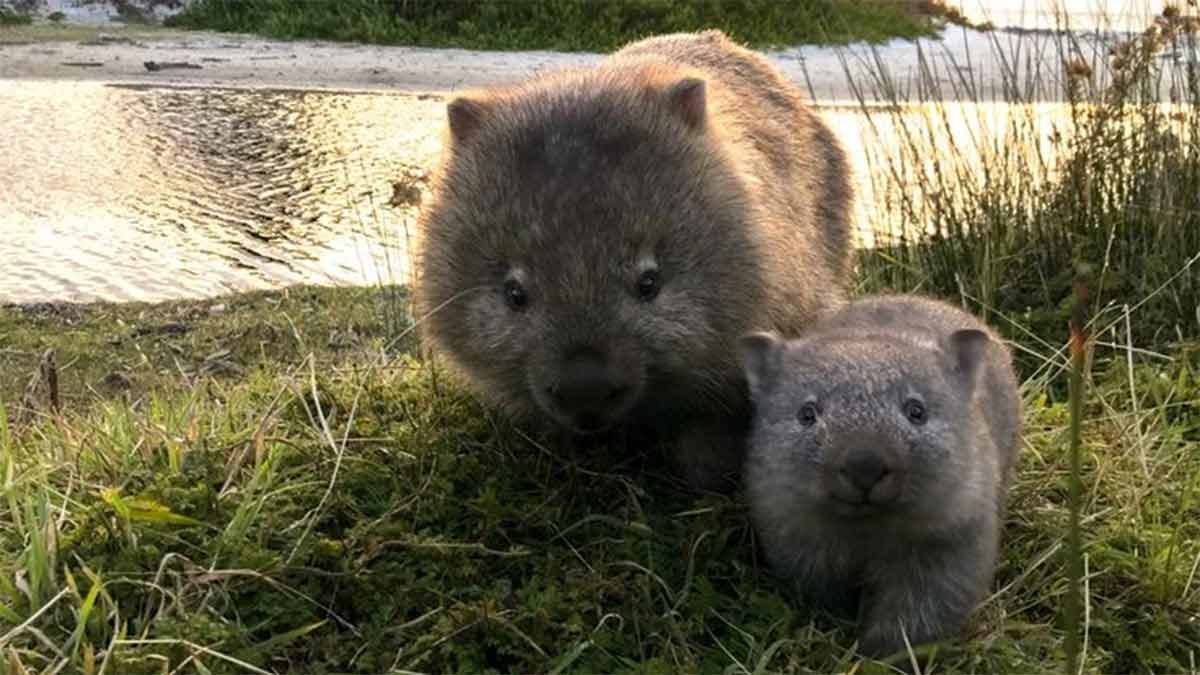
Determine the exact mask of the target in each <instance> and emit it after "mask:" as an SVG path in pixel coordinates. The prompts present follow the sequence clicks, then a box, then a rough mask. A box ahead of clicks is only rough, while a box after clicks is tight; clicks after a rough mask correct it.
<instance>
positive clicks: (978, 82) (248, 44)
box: [0, 26, 1125, 104]
mask: <svg viewBox="0 0 1200 675" xmlns="http://www.w3.org/2000/svg"><path fill="white" fill-rule="evenodd" d="M1122 35H1125V34H1120V33H1079V34H1076V36H1075V37H1076V38H1077V39H1078V40H1079V41H1080V42H1081V43H1083V44H1086V45H1090V46H1089V47H1085V52H1086V51H1088V50H1091V49H1104V48H1106V46H1107V45H1109V44H1110V43H1111V41H1113V40H1115V39H1118V38H1119V37H1120V36H1122ZM1058 39H1060V38H1059V37H1058V36H1057V35H1056V34H1055V33H1052V32H1042V31H1028V30H1026V31H1015V30H1007V29H1006V30H997V31H991V32H980V31H977V30H974V29H970V28H965V27H961V26H951V27H948V28H946V29H945V30H944V31H943V32H942V33H941V34H940V35H939V36H938V37H937V38H934V39H929V38H921V39H918V40H915V41H909V40H905V39H895V40H892V41H890V42H887V43H884V44H881V45H877V46H870V45H868V44H866V43H855V44H852V45H849V46H847V47H811V46H806V47H792V48H787V49H778V50H771V51H765V52H763V53H764V54H766V55H767V57H768V58H770V59H771V60H772V61H773V62H774V63H775V64H776V65H777V66H779V67H780V68H781V69H782V70H783V72H784V73H785V74H786V75H787V76H788V77H789V78H791V79H792V80H793V81H795V82H796V83H797V84H798V85H799V86H800V87H801V89H802V90H804V91H805V92H806V93H807V94H809V98H810V101H811V102H814V103H818V104H820V103H822V102H839V101H840V102H846V101H855V102H857V101H858V99H859V98H860V97H861V98H862V99H863V100H865V101H867V102H882V101H884V100H886V97H885V96H881V95H879V94H878V93H876V92H873V91H869V90H867V89H870V88H871V87H870V83H871V79H870V76H869V75H868V73H869V72H871V71H872V70H873V69H875V68H877V64H886V66H887V69H888V71H889V73H890V75H891V77H892V78H893V79H894V81H895V83H896V84H897V85H898V87H899V89H900V91H901V92H905V91H909V92H913V94H914V95H915V93H917V92H915V91H913V90H914V89H916V88H917V87H916V85H917V84H918V83H917V82H915V81H914V80H915V79H916V77H917V76H918V75H920V74H921V72H922V69H923V68H926V67H929V68H932V69H933V71H934V73H936V77H937V79H938V81H939V83H940V84H943V85H945V86H944V87H943V91H942V93H943V97H942V100H947V101H955V100H964V101H965V100H975V99H978V100H986V101H992V100H995V101H1000V100H1003V99H1004V93H1005V90H1006V87H1008V86H1010V85H1011V83H1010V81H1009V79H1010V78H1009V77H1008V76H1007V73H1006V70H1007V69H1008V66H1006V65H1005V62H1004V60H1003V59H1001V58H998V54H997V52H1001V53H1003V54H1012V53H1017V50H1021V52H1022V53H1052V52H1050V51H1049V48H1050V47H1051V46H1053V45H1054V43H1055V41H1056V40H1058ZM603 57H604V54H600V53H592V52H552V51H525V52H498V51H497V52H490V51H477V50H468V49H435V48H424V47H402V46H382V45H362V44H353V43H336V42H325V41H303V40H302V41H282V40H273V39H268V38H262V37H258V36H252V35H245V34H236V33H215V32H210V31H180V30H174V29H165V28H147V27H129V26H113V27H107V28H104V29H101V28H99V27H92V26H70V27H47V26H36V27H27V28H20V29H6V30H0V80H5V81H9V82H16V83H19V82H21V81H46V80H54V81H61V80H67V81H79V82H105V83H112V84H119V85H124V86H130V85H143V86H145V85H151V86H156V85H170V86H190V87H237V88H246V89H286V90H307V91H342V92H362V93H373V94H379V93H389V92H405V93H426V94H428V93H438V94H442V95H445V94H447V93H450V92H453V91H456V90H460V89H463V88H467V87H478V86H488V85H493V84H499V83H504V82H511V81H514V80H519V79H523V78H525V77H528V76H530V75H533V74H535V73H537V72H538V71H541V70H544V69H547V68H560V67H579V66H589V65H593V64H595V63H597V62H598V61H599V60H601V59H602V58H603ZM1044 60H1046V61H1047V63H1046V64H1045V67H1044V68H1043V69H1042V70H1041V71H1040V73H1039V75H1038V81H1037V82H1029V83H1027V86H1029V87H1032V90H1031V91H1030V93H1031V94H1032V97H1031V100H1034V101H1044V102H1053V101H1056V100H1061V97H1060V96H1058V95H1056V93H1055V92H1058V91H1059V90H1061V87H1060V86H1059V83H1060V82H1061V79H1062V67H1061V65H1055V63H1054V62H1053V60H1052V59H1050V58H1049V57H1046V58H1045V59H1044ZM876 62H877V64H876ZM147 63H152V64H154V65H152V66H151V68H155V70H151V69H148V67H147V65H146V64H147ZM847 72H849V73H850V75H851V77H849V78H848V77H847ZM966 81H969V82H971V83H972V84H971V86H970V87H964V86H963V83H964V82H966ZM854 82H858V83H862V84H863V85H864V86H863V89H862V90H857V89H856V88H855V86H854V84H853V83H854ZM946 94H948V95H946Z"/></svg>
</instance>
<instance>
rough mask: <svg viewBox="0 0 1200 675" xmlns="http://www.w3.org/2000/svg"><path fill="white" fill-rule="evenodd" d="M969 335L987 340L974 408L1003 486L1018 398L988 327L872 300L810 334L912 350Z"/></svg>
mask: <svg viewBox="0 0 1200 675" xmlns="http://www.w3.org/2000/svg"><path fill="white" fill-rule="evenodd" d="M964 329H973V330H978V331H981V332H983V333H986V334H987V335H988V337H989V338H990V339H991V344H990V348H989V349H988V350H987V353H986V355H985V357H984V366H985V367H984V370H983V373H982V376H981V378H980V381H979V386H978V387H976V389H975V392H974V405H975V407H976V408H977V410H978V412H979V414H980V416H981V418H982V419H983V420H984V421H985V423H986V425H987V431H988V433H989V435H990V436H991V438H992V439H993V441H994V442H995V445H996V447H997V451H998V452H999V453H1000V457H999V459H1000V469H1001V481H1002V483H1006V482H1007V480H1008V478H1009V475H1010V468H1011V466H1012V464H1013V461H1014V459H1015V457H1016V453H1017V449H1018V445H1019V443H1020V430H1021V398H1020V393H1019V386H1018V383H1017V379H1016V375H1015V373H1014V371H1013V366H1012V353H1011V351H1010V350H1009V348H1008V346H1007V345H1005V343H1004V342H1003V340H1002V339H1001V338H1000V336H999V335H998V334H997V333H996V332H995V331H994V330H992V328H991V327H990V326H988V325H987V324H985V323H984V322H983V321H981V320H979V319H978V318H977V317H975V316H974V315H972V314H970V313H969V312H966V311H964V310H961V309H958V308H957V307H954V306H952V305H949V304H947V303H944V302H940V301H937V300H933V299H931V298H926V297H922V296H919V295H900V294H893V295H877V296H871V297H867V298H863V299H861V300H857V301H855V302H853V303H850V304H849V305H847V306H846V307H845V308H843V309H842V310H841V311H839V312H837V313H835V314H833V315H831V316H830V317H828V319H827V320H826V321H825V322H823V323H821V324H820V325H819V326H817V327H816V328H814V329H813V331H812V334H814V335H816V334H827V335H829V336H830V337H837V336H838V335H849V334H854V335H859V336H861V335H863V334H873V335H879V336H882V337H885V338H887V339H888V340H889V341H893V342H899V343H908V344H912V345H913V346H914V347H930V346H934V347H940V346H941V345H943V344H945V341H946V339H947V338H948V337H949V336H950V335H951V334H952V333H954V332H955V331H958V330H964Z"/></svg>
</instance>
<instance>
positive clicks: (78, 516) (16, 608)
mask: <svg viewBox="0 0 1200 675" xmlns="http://www.w3.org/2000/svg"><path fill="white" fill-rule="evenodd" d="M289 296H291V299H290V300H286V301H285V300H280V304H279V305H278V306H273V307H272V306H270V305H269V304H268V303H269V301H270V300H279V298H278V297H277V296H273V295H271V294H264V295H258V296H254V297H253V298H251V299H247V298H244V297H234V298H227V299H218V300H217V302H221V303H222V304H226V305H227V306H228V307H229V308H230V309H229V310H228V313H227V314H224V315H222V316H221V317H217V318H202V319H199V320H197V321H198V324H197V326H196V328H195V329H194V334H195V338H194V339H195V340H196V342H195V343H191V342H189V341H188V339H187V338H179V337H175V336H167V335H147V336H145V337H144V338H142V339H141V342H140V349H141V351H142V352H143V353H146V354H147V358H148V360H149V363H148V364H146V365H145V366H144V368H145V370H146V372H147V373H148V374H149V373H154V375H153V377H149V375H148V376H147V380H146V382H145V384H144V385H143V388H141V389H140V390H138V391H137V392H136V393H134V394H127V395H125V396H110V395H98V396H97V395H94V394H86V395H85V394H81V395H79V396H75V395H64V401H63V404H62V412H61V414H55V413H54V412H53V411H52V409H51V407H50V406H49V404H48V403H47V401H46V400H45V399H44V397H41V396H37V397H34V398H33V399H30V400H27V402H26V403H25V404H24V405H23V406H20V407H18V406H19V404H16V403H13V402H12V401H13V399H12V398H11V396H10V395H9V394H6V395H5V397H4V398H5V400H6V401H8V402H9V403H8V405H9V409H8V411H7V415H0V419H7V420H10V421H9V422H8V423H7V424H6V426H5V427H3V428H0V477H2V478H0V480H2V481H3V482H2V484H3V490H2V491H0V492H2V494H3V499H2V500H0V520H2V524H3V528H2V529H0V636H3V637H0V647H3V649H2V650H0V659H2V660H3V663H2V664H0V665H4V666H7V668H9V669H10V670H9V672H21V671H14V670H11V669H13V668H16V666H15V665H14V664H16V663H20V664H21V665H22V666H23V667H25V668H28V669H30V670H29V672H39V671H42V670H45V669H49V668H53V667H55V666H56V665H57V664H60V663H63V662H66V663H68V664H70V666H71V669H72V670H81V671H83V672H100V670H101V668H102V667H103V668H105V671H104V672H120V673H138V672H147V673H149V672H161V670H160V669H161V668H162V667H163V663H164V662H165V663H167V664H169V666H170V667H171V668H175V667H180V666H184V668H183V672H187V671H189V670H196V671H197V672H204V670H201V664H202V666H203V668H204V669H207V670H208V671H209V672H246V670H245V669H244V668H243V667H242V666H238V665H236V663H235V662H234V661H233V660H236V661H238V662H243V663H246V664H250V665H252V666H253V667H255V668H258V669H261V670H265V671H269V672H363V673H378V672H386V671H388V670H389V669H391V668H398V669H405V670H416V671H421V672H446V671H453V672H482V671H488V672H546V671H550V670H553V669H555V668H558V667H561V670H560V671H558V672H580V673H582V672H679V671H680V670H683V671H688V672H723V671H725V670H726V669H732V672H743V671H747V672H754V671H756V670H757V669H764V670H770V671H777V670H787V671H795V670H797V669H800V668H807V669H813V670H815V671H818V672H829V671H831V670H845V669H846V668H849V667H851V666H852V665H853V664H854V663H855V661H856V660H857V659H856V657H854V656H853V655H852V652H851V651H850V649H851V647H852V644H853V633H852V631H850V630H848V629H847V627H846V626H843V625H839V624H835V623H831V622H829V621H828V620H826V619H824V618H822V617H814V616H812V615H811V614H810V613H809V612H807V611H805V610H804V609H803V608H799V609H796V608H792V607H789V605H788V604H787V603H786V602H785V601H784V600H783V599H782V597H781V596H780V595H779V594H778V593H777V592H776V589H775V588H774V586H773V585H772V583H771V581H770V578H769V577H768V576H767V575H766V574H765V572H764V570H763V569H762V565H761V562H760V561H758V560H757V557H756V553H755V548H754V538H753V534H752V531H751V529H750V528H749V526H748V523H747V520H746V514H745V510H744V505H743V502H742V500H741V499H740V497H739V496H734V497H731V498H723V497H705V498H693V497H691V496H689V495H688V494H687V493H686V492H685V491H683V490H682V489H681V487H680V486H679V485H678V484H677V483H676V481H675V480H674V479H673V478H672V476H671V475H670V473H669V472H668V471H667V470H666V469H665V468H664V466H663V464H662V463H661V462H660V461H658V459H657V456H656V455H655V454H654V453H653V452H649V453H647V454H645V455H643V454H641V453H639V452H636V451H635V450H636V449H633V448H608V449H605V448H599V449H596V448H593V449H590V450H583V449H572V448H570V447H567V446H564V445H563V444H561V443H560V442H558V441H556V439H554V438H542V437H534V436H530V435H528V434H527V433H525V432H523V431H522V430H520V429H517V428H513V427H511V426H509V425H508V424H507V423H506V422H505V421H503V420H501V419H498V418H496V417H495V416H494V415H493V414H492V413H491V412H489V411H488V410H486V409H483V408H481V407H480V406H479V405H478V404H477V403H476V402H475V401H473V400H472V399H471V398H470V397H469V396H467V395H466V394H464V393H463V392H462V391H461V390H460V389H459V388H457V387H454V386H451V385H449V384H448V383H447V382H445V381H444V379H442V378H439V377H438V376H437V374H436V373H434V372H432V371H431V370H430V369H429V368H428V367H427V366H426V365H424V364H423V363H421V362H418V361H416V360H414V359H412V358H410V357H408V356H405V355H403V354H397V355H394V356H392V357H389V356H387V354H388V353H389V351H388V349H387V348H386V347H387V345H386V341H387V337H386V335H384V334H382V333H381V332H375V331H373V330H372V329H371V328H370V325H371V319H370V317H373V316H378V315H379V311H378V307H375V306H373V304H372V303H376V302H387V301H388V300H387V299H386V297H385V296H384V295H382V294H380V293H379V291H375V290H370V291H364V290H330V289H303V288H297V289H292V290H291V291H289ZM184 306H185V307H186V306H187V305H184ZM348 308H353V309H348ZM92 311H93V310H92V309H85V310H82V312H81V314H82V316H79V317H73V316H70V315H62V314H60V315H58V316H56V317H53V318H45V319H42V320H41V322H42V323H41V325H40V328H39V329H38V330H29V331H28V332H26V333H23V334H21V335H18V336H15V337H14V334H13V332H12V331H9V332H6V333H4V335H5V336H6V338H5V343H6V344H5V347H4V349H5V350H6V352H7V351H8V350H12V349H15V350H17V351H23V352H29V353H36V352H37V351H38V350H40V349H41V348H42V347H44V346H46V345H47V344H52V343H53V344H56V345H57V346H58V348H59V350H60V353H61V354H66V353H69V349H70V346H71V345H74V344H78V345H80V348H81V352H80V353H83V352H88V353H90V354H91V359H92V360H94V361H96V362H99V363H121V362H123V356H122V353H123V348H122V347H120V346H112V345H108V343H107V342H106V341H105V340H103V339H101V340H99V341H91V340H92V338H91V337H90V335H91V334H92V332H93V331H90V330H88V329H89V328H91V327H93V326H95V327H99V326H102V325H114V324H110V323H109V322H110V321H113V319H114V317H113V316H112V312H113V309H112V308H99V309H97V310H96V312H97V314H96V316H91V312H92ZM15 314H16V312H15V311H14V310H12V309H8V310H4V311H3V313H2V314H0V316H2V317H4V319H5V320H7V321H13V320H14V315H15ZM180 314H184V315H186V314H187V310H184V309H181V306H180V305H177V304H167V305H158V306H148V307H140V308H137V311H136V313H134V314H132V315H130V316H140V317H142V319H141V321H142V322H143V323H144V324H146V325H156V324H157V323H158V322H159V321H160V320H165V319H170V318H173V317H176V316H179V315H180ZM285 316H286V318H285ZM123 320H124V319H123ZM22 323H24V319H23V318H22ZM259 324H261V325H265V326H270V327H271V328H267V329H264V330H267V331H270V330H281V331H283V332H284V334H283V335H279V336H272V339H270V340H267V341H266V343H269V344H273V345H275V347H273V349H275V350H278V351H270V349H267V348H258V347H249V346H248V345H249V344H250V342H251V341H250V340H247V339H246V338H244V337H243V338H242V339H241V341H240V342H239V341H238V340H232V339H231V338H229V337H228V335H227V331H229V330H230V329H232V333H233V334H234V335H237V334H240V333H241V332H242V330H243V329H244V328H245V327H246V326H251V325H259ZM293 324H294V325H295V326H296V329H295V331H293V330H292V329H291V326H292V325H293ZM7 325H10V326H11V325H12V324H7ZM239 325H240V326H242V328H237V326H239ZM336 326H341V327H343V328H344V329H346V330H354V331H355V332H356V334H357V336H358V337H357V341H356V342H354V343H353V344H352V345H350V346H344V347H338V348H333V347H329V346H328V345H329V339H330V334H331V333H330V330H331V327H336ZM72 333H74V335H72ZM95 333H98V334H100V335H101V336H103V335H105V334H106V333H105V332H104V331H103V330H98V331H95ZM209 339H211V340H214V343H213V344H209V343H208V342H207V340H209ZM230 342H233V343H237V344H240V345H241V347H238V348H237V349H235V350H233V351H234V353H235V354H238V355H239V356H238V357H237V360H238V362H239V364H240V365H241V367H240V368H239V369H238V370H236V371H235V370H226V371H221V372H214V373H210V374H205V375H195V374H194V373H193V372H189V369H188V368H187V367H186V366H185V367H184V368H183V369H182V370H179V369H174V368H172V367H170V365H169V364H170V362H171V361H172V360H173V359H172V358H169V357H167V356H166V355H168V354H174V353H177V352H178V351H179V350H180V349H182V350H184V351H185V353H186V352H187V350H189V349H192V348H193V346H194V347H195V351H194V352H193V353H194V354H200V353H201V352H204V351H205V350H207V349H209V348H210V347H211V346H215V345H216V344H227V343H230ZM253 342H254V343H255V344H260V343H259V342H258V341H257V340H254V341H253ZM289 343H291V344H292V345H295V347H292V346H289ZM85 344H86V345H87V346H86V347H85V346H84V345H85ZM300 345H304V347H301V346H300ZM263 349H267V351H263ZM310 352H311V356H309V355H308V354H309V353H310ZM156 355H160V356H156ZM1172 357H1173V359H1174V360H1173V361H1171V362H1169V363H1160V362H1158V361H1155V360H1147V359H1143V358H1142V357H1141V356H1140V355H1133V358H1134V367H1133V369H1132V370H1129V369H1127V367H1126V360H1125V359H1123V358H1119V359H1111V360H1104V361H1103V362H1102V363H1101V365H1100V366H1099V367H1098V368H1097V372H1096V373H1095V378H1096V379H1095V387H1096V391H1095V394H1094V395H1093V396H1092V398H1091V399H1090V400H1089V402H1088V405H1087V406H1086V408H1085V411H1086V421H1085V422H1084V424H1083V430H1082V438H1083V449H1084V457H1085V460H1084V475H1083V485H1084V486H1085V501H1084V504H1085V506H1084V509H1083V511H1084V514H1085V517H1084V536H1085V540H1086V547H1085V551H1086V553H1087V561H1088V563H1087V566H1088V570H1089V577H1088V580H1089V581H1088V588H1087V589H1086V595H1085V597H1086V602H1087V616H1088V617H1089V620H1088V626H1089V632H1088V641H1087V644H1088V645H1089V647H1088V650H1087V652H1086V659H1087V664H1088V668H1089V670H1096V671H1101V672H1128V671H1129V670H1140V669H1151V670H1155V671H1157V672H1162V671H1170V672H1181V671H1183V670H1186V668H1187V667H1189V664H1190V659H1191V658H1192V653H1193V650H1195V649H1196V647H1197V645H1198V644H1200V627H1197V625H1196V622H1195V621H1193V620H1192V618H1193V617H1195V616H1196V615H1197V613H1198V610H1200V585H1198V584H1197V582H1196V579H1195V578H1194V576H1195V571H1196V570H1195V565H1196V562H1197V560H1198V559H1200V518H1197V515H1198V513H1197V512H1198V510H1200V509H1198V507H1197V501H1196V497H1197V495H1198V493H1197V491H1196V490H1197V488H1200V453H1197V452H1196V451H1195V450H1196V443H1197V441H1198V440H1200V409H1198V407H1197V404H1198V403H1200V345H1195V344H1193V345H1190V346H1187V347H1185V348H1181V349H1180V350H1179V351H1177V352H1175V353H1173V354H1172ZM181 360H182V361H183V362H184V363H188V362H189V361H188V360H187V359H181ZM190 363H192V364H198V363H202V360H201V359H199V358H193V359H192V360H191V361H190ZM102 370H104V369H103V368H100V369H97V370H92V371H87V370H85V369H72V368H63V369H62V371H61V372H60V375H59V379H60V381H62V382H63V385H62V386H63V388H64V389H65V390H67V391H82V383H76V380H86V379H87V378H86V377H84V373H85V372H93V373H99V372H101V371H102ZM5 372H6V373H11V372H13V369H12V368H11V367H7V368H6V370H5ZM134 372H138V371H137V370H136V369H135V371H134ZM1026 386H1027V391H1026V398H1027V401H1028V404H1029V417H1028V420H1027V444H1028V446H1027V447H1026V448H1025V449H1024V451H1023V455H1022V460H1021V464H1020V470H1019V477H1018V480H1017V482H1016V485H1015V487H1014V490H1013V495H1012V502H1011V509H1010V519H1009V523H1008V526H1007V530H1006V535H1005V536H1006V545H1005V554H1004V558H1003V560H1002V561H1001V564H1000V568H999V572H998V579H997V585H996V590H997V595H996V597H995V598H993V599H992V600H991V601H990V602H989V603H988V604H987V605H986V606H985V607H984V608H983V609H982V610H981V612H980V613H979V616H978V619H977V621H976V623H975V625H974V626H973V627H972V632H971V635H972V637H973V638H974V639H973V640H971V641H969V642H966V643H964V644H958V645H954V646H951V647H947V648H945V649H944V650H943V653H942V654H941V655H940V657H939V662H940V663H941V664H942V665H943V667H944V668H946V669H950V670H957V671H964V670H972V669H975V670H978V671H980V672H1047V671H1048V670H1054V669H1056V668H1057V666H1056V664H1058V663H1060V662H1061V660H1062V659H1063V654H1062V648H1063V644H1062V639H1063V631H1062V630H1061V628H1060V627H1059V626H1058V625H1057V621H1058V617H1059V612H1060V608H1061V605H1062V602H1063V599H1064V596H1065V592H1066V586H1065V583H1064V579H1065V576H1064V564H1063V561H1062V560H1061V557H1060V556H1059V552H1060V550H1061V547H1062V546H1063V541H1064V539H1063V537H1064V531H1065V530H1064V522H1065V517H1066V513H1067V507H1068V504H1067V495H1068V486H1069V481H1068V466H1069V453H1068V451H1067V443H1066V440H1067V435H1068V429H1069V425H1070V414H1069V407H1068V405H1067V402H1066V401H1065V400H1059V399H1058V398H1056V397H1055V396H1054V394H1053V392H1052V391H1051V390H1050V388H1049V387H1046V386H1043V385H1041V384H1039V383H1038V382H1036V381H1028V382H1027V385H1026ZM185 662H188V665H186V666H185V665H184V664H185Z"/></svg>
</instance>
